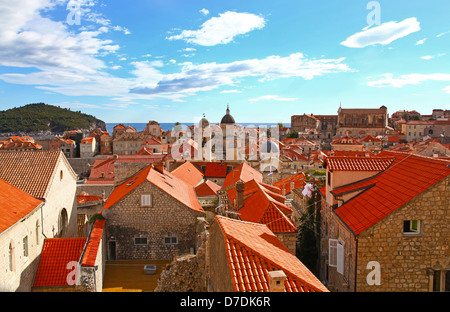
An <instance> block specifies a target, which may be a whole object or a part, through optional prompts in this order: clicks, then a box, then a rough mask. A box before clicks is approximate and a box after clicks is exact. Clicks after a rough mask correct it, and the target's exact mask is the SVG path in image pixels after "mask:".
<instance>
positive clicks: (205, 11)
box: [199, 9, 209, 15]
mask: <svg viewBox="0 0 450 312" xmlns="http://www.w3.org/2000/svg"><path fill="white" fill-rule="evenodd" d="M199 12H200V13H202V14H203V15H208V14H209V11H208V10H207V9H201V10H200V11H199Z"/></svg>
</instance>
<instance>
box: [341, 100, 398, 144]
mask: <svg viewBox="0 0 450 312" xmlns="http://www.w3.org/2000/svg"><path fill="white" fill-rule="evenodd" d="M386 129H390V128H389V126H388V113H387V108H386V107H385V106H381V107H380V108H378V109H344V108H339V110H338V120H337V131H336V135H337V136H345V135H349V136H353V137H364V136H366V135H372V136H377V135H383V134H385V133H386Z"/></svg>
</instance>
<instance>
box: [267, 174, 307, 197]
mask: <svg viewBox="0 0 450 312" xmlns="http://www.w3.org/2000/svg"><path fill="white" fill-rule="evenodd" d="M291 183H294V189H296V188H299V187H302V186H304V185H305V184H306V180H305V174H304V173H303V172H300V173H297V174H295V175H292V176H290V177H287V178H284V179H283V180H280V181H277V182H274V183H273V185H274V186H276V187H278V188H280V189H281V190H283V186H284V189H285V194H289V193H290V192H291V191H292V190H291Z"/></svg>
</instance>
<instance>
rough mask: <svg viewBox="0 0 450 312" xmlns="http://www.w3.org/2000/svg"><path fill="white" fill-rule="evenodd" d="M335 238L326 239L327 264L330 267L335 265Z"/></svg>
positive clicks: (336, 243)
mask: <svg viewBox="0 0 450 312" xmlns="http://www.w3.org/2000/svg"><path fill="white" fill-rule="evenodd" d="M337 245H338V240H337V239H329V240H328V265H329V266H331V267H335V266H337Z"/></svg>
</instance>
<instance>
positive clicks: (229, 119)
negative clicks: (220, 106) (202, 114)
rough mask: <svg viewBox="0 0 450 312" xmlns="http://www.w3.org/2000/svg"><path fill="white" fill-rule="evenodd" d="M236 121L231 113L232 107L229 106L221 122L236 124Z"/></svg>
mask: <svg viewBox="0 0 450 312" xmlns="http://www.w3.org/2000/svg"><path fill="white" fill-rule="evenodd" d="M235 123H236V122H235V121H234V118H233V116H231V115H230V107H229V106H227V113H226V114H225V116H223V118H222V120H221V121H220V124H221V125H222V124H232V125H234V124H235Z"/></svg>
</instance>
